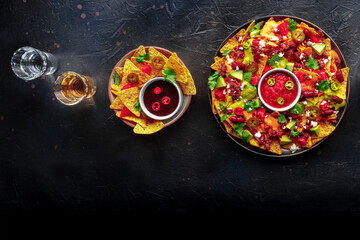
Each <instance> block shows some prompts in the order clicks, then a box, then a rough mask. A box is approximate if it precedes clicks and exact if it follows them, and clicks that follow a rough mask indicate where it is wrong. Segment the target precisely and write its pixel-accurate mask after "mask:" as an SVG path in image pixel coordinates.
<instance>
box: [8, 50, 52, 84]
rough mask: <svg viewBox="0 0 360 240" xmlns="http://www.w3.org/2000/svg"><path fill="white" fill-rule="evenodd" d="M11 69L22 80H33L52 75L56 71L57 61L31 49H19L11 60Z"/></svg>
mask: <svg viewBox="0 0 360 240" xmlns="http://www.w3.org/2000/svg"><path fill="white" fill-rule="evenodd" d="M11 68H12V70H13V72H14V73H15V75H16V76H18V77H19V78H21V79H23V80H33V79H35V78H38V77H41V76H43V75H49V74H53V73H54V72H55V71H56V69H57V59H56V58H55V56H54V55H52V54H51V53H46V52H43V51H40V50H38V49H35V48H33V47H28V46H26V47H21V48H19V49H18V50H16V51H15V53H14V54H13V56H12V58H11Z"/></svg>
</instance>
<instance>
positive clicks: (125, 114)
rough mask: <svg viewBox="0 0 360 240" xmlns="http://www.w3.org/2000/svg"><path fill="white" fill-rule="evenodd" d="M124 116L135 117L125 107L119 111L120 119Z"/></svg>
mask: <svg viewBox="0 0 360 240" xmlns="http://www.w3.org/2000/svg"><path fill="white" fill-rule="evenodd" d="M126 116H134V117H135V115H134V114H133V113H132V112H131V111H130V110H129V109H128V108H127V107H125V106H124V107H123V109H122V110H121V113H120V118H123V117H126Z"/></svg>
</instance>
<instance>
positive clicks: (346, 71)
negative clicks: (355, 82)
mask: <svg viewBox="0 0 360 240" xmlns="http://www.w3.org/2000/svg"><path fill="white" fill-rule="evenodd" d="M341 72H342V74H343V76H344V81H343V82H342V83H339V82H338V83H339V84H340V87H339V89H338V90H337V91H336V93H335V95H336V96H337V97H339V98H341V99H343V100H344V101H345V100H346V90H347V82H348V77H349V68H348V67H347V68H343V69H341Z"/></svg>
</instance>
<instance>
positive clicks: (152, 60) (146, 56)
mask: <svg viewBox="0 0 360 240" xmlns="http://www.w3.org/2000/svg"><path fill="white" fill-rule="evenodd" d="M158 77H161V78H164V79H167V80H169V81H172V82H175V84H176V85H177V86H178V87H179V89H180V92H181V94H180V93H179V95H180V97H179V103H178V105H179V108H177V109H176V110H175V111H174V114H173V115H171V116H170V117H168V118H166V119H163V120H158V119H156V118H151V116H149V115H150V114H149V115H148V114H146V112H145V111H146V110H143V108H144V106H141V104H140V92H141V89H142V88H143V87H144V86H147V85H146V84H147V82H149V81H150V80H152V79H154V78H158ZM162 82H164V81H162ZM108 94H109V99H110V103H111V105H110V109H113V110H114V112H115V113H116V116H117V117H119V118H120V119H121V120H122V121H123V122H124V123H125V124H127V125H128V126H130V127H132V128H134V133H137V134H152V133H155V132H157V131H159V130H161V129H162V128H164V127H167V126H169V125H171V124H173V123H174V122H176V121H177V120H178V119H179V118H180V117H181V116H182V115H183V114H184V113H185V111H186V110H187V108H188V107H189V105H190V101H191V97H192V95H195V94H196V87H195V83H194V80H193V78H192V76H191V74H190V71H189V70H188V69H187V68H186V66H185V64H184V63H183V62H182V61H181V59H180V58H179V57H178V56H177V54H176V53H174V52H171V51H169V50H167V49H164V48H160V47H144V46H139V47H138V48H137V49H134V50H132V51H130V52H128V53H127V54H126V55H125V56H123V57H122V58H121V59H120V61H119V62H118V63H117V64H116V65H115V67H114V68H113V70H112V72H111V75H110V78H109V85H108ZM163 97H169V96H163ZM169 100H170V101H169ZM173 100H174V99H171V98H170V99H168V98H164V99H161V101H164V104H163V106H165V105H166V104H169V103H170V102H171V103H172V104H171V105H174V104H173V103H174V101H173ZM157 102H158V103H159V101H157ZM155 105H157V106H159V105H158V104H155ZM160 107H161V105H160ZM154 108H155V109H156V110H158V109H157V108H156V106H154ZM164 108H165V107H164Z"/></svg>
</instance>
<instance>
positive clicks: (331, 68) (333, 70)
mask: <svg viewBox="0 0 360 240" xmlns="http://www.w3.org/2000/svg"><path fill="white" fill-rule="evenodd" d="M330 72H332V73H333V72H335V68H334V66H333V65H331V66H330Z"/></svg>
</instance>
